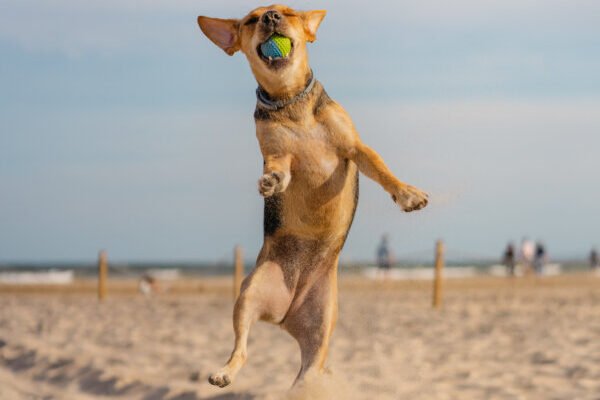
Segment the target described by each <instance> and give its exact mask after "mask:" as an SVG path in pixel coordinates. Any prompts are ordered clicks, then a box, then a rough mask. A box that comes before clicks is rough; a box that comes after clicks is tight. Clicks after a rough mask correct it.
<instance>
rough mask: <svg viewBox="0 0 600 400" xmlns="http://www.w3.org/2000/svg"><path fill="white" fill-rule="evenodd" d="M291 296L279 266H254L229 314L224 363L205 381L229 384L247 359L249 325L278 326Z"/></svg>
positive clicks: (274, 263) (272, 264) (221, 385)
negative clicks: (230, 342) (229, 342)
mask: <svg viewBox="0 0 600 400" xmlns="http://www.w3.org/2000/svg"><path fill="white" fill-rule="evenodd" d="M290 302H291V294H290V291H289V290H288V288H287V286H286V285H285V280H284V277H283V272H282V270H281V267H280V266H279V264H277V263H276V262H273V261H265V262H263V263H261V264H260V265H258V266H257V267H256V268H255V269H254V271H253V272H252V273H251V274H250V275H249V276H248V277H247V278H246V279H245V280H244V282H243V283H242V290H241V293H240V296H239V298H238V299H237V301H236V303H235V308H234V311H233V329H234V331H235V346H234V349H233V352H232V353H231V357H230V358H229V361H228V362H227V364H226V365H225V366H224V367H223V368H221V369H220V370H219V371H218V372H217V373H215V374H212V375H211V376H210V377H209V378H208V381H209V382H210V383H211V384H213V385H216V386H220V387H225V386H227V385H229V384H230V383H231V382H233V379H234V378H235V376H236V375H237V373H238V371H239V370H240V368H241V367H242V366H243V365H244V363H245V362H246V358H247V356H248V351H247V343H248V334H249V332H250V327H251V325H252V324H253V323H254V322H256V320H258V319H262V320H266V321H269V322H274V323H278V322H280V321H281V320H282V319H283V317H284V316H285V314H286V312H287V310H288V308H289V305H290Z"/></svg>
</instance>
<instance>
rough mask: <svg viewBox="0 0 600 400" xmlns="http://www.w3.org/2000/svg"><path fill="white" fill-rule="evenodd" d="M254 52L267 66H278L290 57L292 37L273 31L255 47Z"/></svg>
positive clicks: (292, 46)
mask: <svg viewBox="0 0 600 400" xmlns="http://www.w3.org/2000/svg"><path fill="white" fill-rule="evenodd" d="M256 52H257V53H258V55H259V56H260V58H261V60H263V62H265V63H266V64H267V65H268V66H269V67H273V68H280V67H283V66H284V65H286V64H287V63H288V62H289V60H290V59H291V58H292V55H293V54H294V42H293V41H292V39H290V38H288V37H286V36H284V35H282V34H280V33H277V32H275V33H273V34H272V35H271V36H270V37H269V38H268V39H267V40H265V41H264V42H262V43H261V44H259V45H258V46H257V47H256Z"/></svg>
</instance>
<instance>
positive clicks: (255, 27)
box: [198, 5, 326, 96]
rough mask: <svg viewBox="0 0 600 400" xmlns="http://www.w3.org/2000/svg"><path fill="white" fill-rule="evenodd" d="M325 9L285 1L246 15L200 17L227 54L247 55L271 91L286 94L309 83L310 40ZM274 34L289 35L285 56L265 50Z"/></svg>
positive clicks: (254, 69) (286, 36)
mask: <svg viewBox="0 0 600 400" xmlns="http://www.w3.org/2000/svg"><path fill="white" fill-rule="evenodd" d="M325 13H326V12H325V11H324V10H316V11H296V10H293V9H291V8H289V7H286V6H282V5H272V6H268V7H260V8H257V9H255V10H253V11H251V12H250V13H249V14H248V15H246V16H245V17H244V18H242V19H220V18H209V17H203V16H200V17H198V24H199V25H200V29H202V32H204V34H205V35H206V36H207V37H208V38H209V39H210V40H211V41H212V42H213V43H215V44H216V45H217V46H219V47H220V48H222V49H223V50H224V51H225V52H226V53H227V54H229V55H233V54H234V53H235V52H237V51H238V50H239V51H241V52H242V53H244V54H245V55H246V58H247V59H248V62H249V63H250V67H251V68H252V72H253V73H254V76H255V77H256V80H257V81H258V83H259V84H260V85H261V86H262V87H263V88H264V89H266V90H267V92H268V93H269V94H271V95H275V96H277V95H285V94H286V93H287V92H289V91H293V90H295V89H296V88H298V87H302V86H303V85H304V84H305V83H306V76H307V73H309V71H310V67H309V66H308V56H307V52H306V42H314V41H315V40H316V33H317V29H318V28H319V25H320V24H321V21H322V20H323V17H325ZM273 35H278V36H283V37H284V38H287V39H289V42H287V40H286V39H284V40H286V43H290V44H291V51H289V53H287V52H286V53H287V54H285V55H282V56H275V57H274V56H271V57H269V56H267V55H265V54H263V49H264V46H262V45H263V43H265V42H267V41H269V40H270V39H271V37H272V36H273Z"/></svg>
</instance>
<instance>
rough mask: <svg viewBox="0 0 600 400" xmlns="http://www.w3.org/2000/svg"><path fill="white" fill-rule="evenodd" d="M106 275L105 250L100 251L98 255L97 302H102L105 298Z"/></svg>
mask: <svg viewBox="0 0 600 400" xmlns="http://www.w3.org/2000/svg"><path fill="white" fill-rule="evenodd" d="M107 275H108V263H107V256H106V250H102V251H100V253H99V254H98V300H100V301H102V300H104V299H105V298H106V278H107Z"/></svg>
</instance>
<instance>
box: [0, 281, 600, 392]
mask: <svg viewBox="0 0 600 400" xmlns="http://www.w3.org/2000/svg"><path fill="white" fill-rule="evenodd" d="M182 285H183V284H182ZM185 285H187V286H185ZM185 285H184V286H182V287H187V288H188V289H189V288H196V289H197V290H196V289H190V290H177V285H175V286H174V287H173V289H172V290H171V291H170V292H168V293H164V294H161V295H158V296H155V297H154V298H149V299H148V298H144V297H143V296H141V295H138V294H136V293H135V291H134V290H133V288H134V286H135V283H134V282H132V283H131V284H130V287H131V290H129V291H128V290H120V291H113V292H112V293H113V294H112V295H111V296H109V298H108V300H107V301H106V302H105V303H103V304H98V302H97V300H96V298H95V296H94V294H93V291H91V290H84V289H85V288H88V289H90V288H93V285H90V284H89V283H88V284H87V286H86V284H83V285H80V286H78V287H76V288H75V289H73V288H71V289H68V288H67V289H65V288H63V289H62V290H58V289H52V290H51V291H43V290H41V291H40V289H39V288H38V290H36V293H32V292H31V291H28V290H16V289H15V288H10V287H2V286H0V399H2V400H20V399H45V400H50V399H84V400H85V399H145V400H150V399H179V400H183V399H215V400H216V399H219V400H227V399H284V398H286V397H287V398H294V399H298V398H304V399H319V398H333V399H347V398H355V399H411V400H414V399H427V400H431V399H461V400H464V399H540V400H542V399H543V400H547V399H565V400H567V399H568V400H573V399H583V400H587V399H590V400H598V399H600V277H591V276H588V275H577V276H569V277H556V278H548V279H545V280H530V279H521V280H518V281H516V282H512V283H511V281H510V280H509V279H502V278H486V279H469V280H459V281H452V282H448V284H447V286H446V290H445V293H444V294H445V296H444V299H445V302H444V308H443V310H440V311H435V310H432V309H431V308H430V296H431V293H430V287H429V284H428V283H427V282H402V283H386V284H382V283H373V282H368V281H366V280H364V279H359V278H345V279H342V280H341V285H340V286H341V290H340V293H341V298H340V320H339V322H338V326H337V329H336V331H335V334H334V338H333V343H332V345H331V351H330V358H329V363H328V364H329V367H330V369H331V371H332V372H331V375H330V376H328V377H326V378H324V380H322V381H319V382H316V383H313V384H312V385H311V386H309V387H306V388H302V389H301V390H300V391H298V392H296V393H292V394H291V395H290V394H288V393H287V389H288V388H289V386H290V384H291V383H292V382H293V380H294V378H295V376H296V373H297V372H298V367H299V351H298V348H297V345H296V344H295V342H294V341H293V339H291V338H290V337H289V336H288V335H287V334H286V333H285V332H284V331H282V330H281V329H279V328H278V327H276V326H273V325H269V324H265V323H258V324H257V325H255V327H254V328H253V330H252V332H251V336H250V344H249V352H250V354H249V361H248V363H247V365H246V366H245V367H244V368H243V369H242V371H241V373H240V375H239V376H238V378H237V380H236V381H235V382H234V383H233V384H232V385H231V386H230V387H227V388H225V389H219V388H215V387H212V386H210V385H209V384H208V383H207V377H208V375H209V373H211V372H213V371H214V370H215V369H217V368H218V367H219V366H220V365H221V364H222V363H223V362H224V361H226V359H227V357H228V355H229V353H230V351H231V345H232V342H233V332H232V329H231V309H232V306H233V303H232V299H231V292H230V289H229V287H228V286H227V284H226V283H223V281H222V280H221V281H214V282H211V281H203V282H202V283H198V284H190V283H189V282H186V284H185ZM124 287H127V284H121V286H120V288H121V289H123V288H124ZM82 288H84V289H82ZM204 289H206V290H204ZM208 289H212V290H208ZM115 292H118V294H115Z"/></svg>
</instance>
